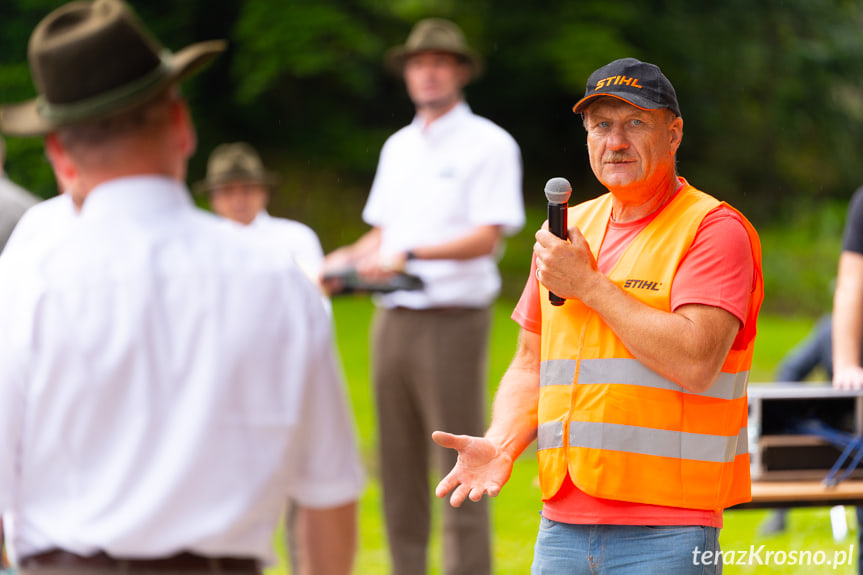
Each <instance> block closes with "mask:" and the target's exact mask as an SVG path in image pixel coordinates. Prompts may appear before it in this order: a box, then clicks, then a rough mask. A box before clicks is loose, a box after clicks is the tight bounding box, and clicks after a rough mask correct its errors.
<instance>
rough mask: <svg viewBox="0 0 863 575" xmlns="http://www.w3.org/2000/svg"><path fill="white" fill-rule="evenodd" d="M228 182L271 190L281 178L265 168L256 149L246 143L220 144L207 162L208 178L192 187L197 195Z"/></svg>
mask: <svg viewBox="0 0 863 575" xmlns="http://www.w3.org/2000/svg"><path fill="white" fill-rule="evenodd" d="M228 182H253V183H256V184H264V185H266V186H267V187H269V188H270V189H271V190H272V189H273V188H275V187H276V186H277V185H278V184H279V177H278V176H277V175H276V174H275V173H273V172H270V171H268V170H266V169H265V168H264V163H263V162H262V161H261V157H260V156H259V155H258V153H257V152H256V151H255V149H254V148H253V147H252V146H250V145H249V144H247V143H245V142H234V143H231V144H220V145H218V146H216V147H215V148H214V149H213V151H212V152H211V153H210V157H209V159H208V160H207V175H206V177H205V178H204V179H203V180H201V181H199V182H196V183H195V184H194V186H192V188H193V190H194V191H195V192H196V193H204V192H209V191H211V190H212V189H213V188H216V187H218V186H221V185H224V184H227V183H228Z"/></svg>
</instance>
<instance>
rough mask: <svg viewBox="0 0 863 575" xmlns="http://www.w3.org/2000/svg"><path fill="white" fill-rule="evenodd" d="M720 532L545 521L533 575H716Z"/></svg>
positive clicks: (682, 527)
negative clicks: (635, 574)
mask: <svg viewBox="0 0 863 575" xmlns="http://www.w3.org/2000/svg"><path fill="white" fill-rule="evenodd" d="M718 552H719V529H717V528H715V527H701V526H690V525H683V526H665V525H660V526H653V527H651V526H640V525H570V524H568V523H558V522H556V521H551V520H550V519H546V518H544V517H543V518H542V521H541V523H540V527H539V534H538V535H537V537H536V546H535V547H534V556H533V565H532V566H531V569H530V572H531V574H532V575H608V574H614V575H618V574H621V575H625V574H629V573H637V574H638V575H690V574H691V575H696V574H697V575H708V574H709V575H715V574H719V573H722V560H721V558H718V556H717V553H718Z"/></svg>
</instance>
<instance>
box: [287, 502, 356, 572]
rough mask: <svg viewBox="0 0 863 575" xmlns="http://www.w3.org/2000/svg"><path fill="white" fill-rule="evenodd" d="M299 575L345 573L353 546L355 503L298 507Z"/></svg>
mask: <svg viewBox="0 0 863 575" xmlns="http://www.w3.org/2000/svg"><path fill="white" fill-rule="evenodd" d="M297 540H298V545H299V547H300V575H349V574H350V573H351V570H352V568H353V564H354V557H355V555H356V548H357V504H356V502H351V503H348V504H346V505H342V506H339V507H329V508H321V509H317V508H309V507H301V508H300V510H299V512H298V515H297Z"/></svg>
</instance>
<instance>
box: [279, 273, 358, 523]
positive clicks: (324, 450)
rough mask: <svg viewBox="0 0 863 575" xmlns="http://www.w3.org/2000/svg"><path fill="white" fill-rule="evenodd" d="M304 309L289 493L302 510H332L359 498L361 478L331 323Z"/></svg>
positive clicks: (317, 308) (315, 308)
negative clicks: (305, 341)
mask: <svg viewBox="0 0 863 575" xmlns="http://www.w3.org/2000/svg"><path fill="white" fill-rule="evenodd" d="M309 291H310V292H311V291H312V290H311V289H310V290H309ZM316 297H317V296H316V295H314V294H312V298H313V299H314V298H316ZM304 307H305V308H306V310H307V312H308V315H307V317H308V318H309V323H308V325H307V332H306V333H307V335H308V337H309V338H310V347H309V351H308V354H307V357H306V358H305V360H306V361H305V362H304V365H303V367H302V369H303V371H304V378H305V382H304V390H303V399H302V408H301V412H300V416H299V421H298V424H297V425H298V427H297V440H298V443H297V445H296V452H295V454H294V456H293V457H292V458H291V461H290V462H289V465H290V466H291V467H292V473H291V477H292V486H291V490H290V494H291V496H292V497H294V498H295V499H296V500H297V501H298V502H299V503H300V505H303V506H305V507H312V508H324V507H335V506H339V505H344V504H346V503H349V502H351V501H355V500H357V499H359V497H360V494H361V492H362V488H363V486H364V482H365V474H364V471H363V467H362V464H361V462H360V457H359V452H358V449H357V443H356V433H355V425H354V420H353V416H352V412H351V410H350V408H349V403H348V399H347V396H346V391H345V385H344V378H343V375H342V370H341V365H340V364H339V362H338V359H337V354H336V351H335V342H334V341H333V337H332V330H331V324H330V320H329V318H328V317H327V316H326V313H325V312H324V309H323V306H321V305H319V304H318V305H314V302H313V301H309V302H307V303H306V305H305V306H304Z"/></svg>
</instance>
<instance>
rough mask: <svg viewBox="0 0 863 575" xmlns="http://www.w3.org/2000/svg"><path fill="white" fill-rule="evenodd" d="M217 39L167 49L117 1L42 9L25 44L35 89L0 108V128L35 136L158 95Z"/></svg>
mask: <svg viewBox="0 0 863 575" xmlns="http://www.w3.org/2000/svg"><path fill="white" fill-rule="evenodd" d="M226 46H227V44H226V42H224V41H223V40H214V41H209V42H199V43H196V44H193V45H191V46H188V47H186V48H183V49H182V50H180V51H178V52H176V53H172V52H170V51H168V50H165V49H164V48H163V47H162V46H161V45H160V44H159V42H158V41H157V40H156V39H155V38H154V37H153V36H152V35H151V34H150V33H149V32H148V31H147V30H146V29H145V28H144V26H143V25H142V24H141V22H140V21H139V20H138V18H137V17H136V15H135V14H134V12H133V11H132V9H131V8H130V7H129V6H128V5H127V4H126V3H125V2H123V1H122V0H94V1H92V2H71V3H69V4H66V5H64V6H61V7H60V8H58V9H56V10H54V11H53V12H51V13H50V14H48V16H46V17H45V18H44V19H43V20H42V21H41V22H40V23H39V24H38V25H37V26H36V29H35V30H34V31H33V34H32V35H31V36H30V42H29V45H28V50H27V57H28V60H29V63H30V72H31V74H32V76H33V83H34V85H35V87H36V90H37V92H38V94H39V95H38V96H37V97H36V98H34V99H33V100H30V101H27V102H22V103H19V104H12V105H7V106H3V107H0V131H3V132H5V133H7V134H10V135H17V136H38V135H43V134H47V133H49V132H52V131H54V130H56V129H58V128H63V127H66V126H72V125H75V124H80V123H84V122H90V121H94V120H99V119H102V118H105V117H109V116H112V115H114V114H118V113H121V112H124V111H126V110H129V109H131V108H134V107H135V106H137V105H140V104H143V103H145V102H147V101H148V100H150V99H152V98H154V97H156V96H158V95H159V94H161V93H162V92H163V91H164V90H165V89H167V88H168V87H169V86H170V85H172V84H174V83H177V82H180V81H181V80H183V79H184V78H186V77H187V76H189V75H190V74H192V73H193V72H195V71H197V70H198V69H200V68H201V67H202V66H203V65H204V64H206V63H207V62H209V61H210V60H212V59H213V58H214V57H215V56H217V55H218V54H219V53H220V52H222V51H224V50H225V48H226Z"/></svg>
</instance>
